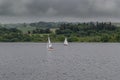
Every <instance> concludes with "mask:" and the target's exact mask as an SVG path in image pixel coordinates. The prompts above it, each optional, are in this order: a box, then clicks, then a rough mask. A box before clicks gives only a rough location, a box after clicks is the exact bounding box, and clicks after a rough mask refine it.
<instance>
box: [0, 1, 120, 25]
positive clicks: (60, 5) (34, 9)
mask: <svg viewBox="0 0 120 80" xmlns="http://www.w3.org/2000/svg"><path fill="white" fill-rule="evenodd" d="M35 21H70V22H72V21H73V22H74V21H114V22H115V21H120V0H0V22H1V23H2V22H3V23H11V22H12V23H13V22H14V23H16V22H35Z"/></svg>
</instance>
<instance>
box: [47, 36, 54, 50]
mask: <svg viewBox="0 0 120 80" xmlns="http://www.w3.org/2000/svg"><path fill="white" fill-rule="evenodd" d="M47 48H48V50H53V47H52V43H51V41H50V38H49V37H48V44H47Z"/></svg>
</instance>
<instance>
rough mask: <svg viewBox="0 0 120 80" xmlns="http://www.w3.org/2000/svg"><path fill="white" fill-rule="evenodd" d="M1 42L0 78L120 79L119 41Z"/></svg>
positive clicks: (3, 79)
mask: <svg viewBox="0 0 120 80" xmlns="http://www.w3.org/2000/svg"><path fill="white" fill-rule="evenodd" d="M53 46H54V49H55V50H53V51H48V50H47V49H46V43H0V80H119V78H120V62H119V61H120V44H119V43H71V44H70V45H69V46H64V45H63V44H62V43H54V44H53Z"/></svg>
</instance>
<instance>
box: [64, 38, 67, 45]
mask: <svg viewBox="0 0 120 80" xmlns="http://www.w3.org/2000/svg"><path fill="white" fill-rule="evenodd" d="M64 45H65V46H67V45H68V41H67V38H65V41H64Z"/></svg>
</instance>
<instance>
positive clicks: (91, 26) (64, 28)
mask: <svg viewBox="0 0 120 80" xmlns="http://www.w3.org/2000/svg"><path fill="white" fill-rule="evenodd" d="M48 34H49V35H50V37H51V40H52V41H53V42H62V41H64V38H65V37H67V38H68V41H69V42H120V27H119V26H116V25H114V24H112V23H111V22H106V23H105V22H88V23H65V22H64V23H63V22H62V23H54V22H37V23H23V24H0V41H1V42H46V41H47V37H48Z"/></svg>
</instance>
